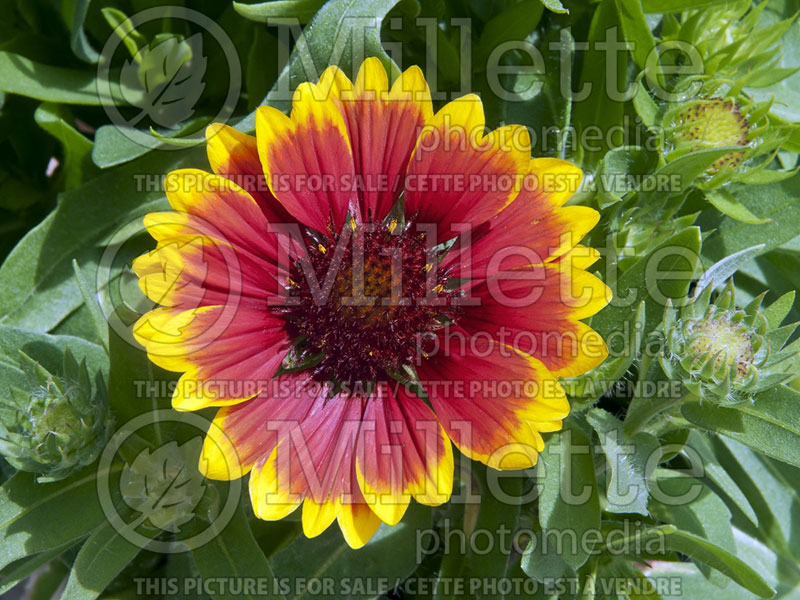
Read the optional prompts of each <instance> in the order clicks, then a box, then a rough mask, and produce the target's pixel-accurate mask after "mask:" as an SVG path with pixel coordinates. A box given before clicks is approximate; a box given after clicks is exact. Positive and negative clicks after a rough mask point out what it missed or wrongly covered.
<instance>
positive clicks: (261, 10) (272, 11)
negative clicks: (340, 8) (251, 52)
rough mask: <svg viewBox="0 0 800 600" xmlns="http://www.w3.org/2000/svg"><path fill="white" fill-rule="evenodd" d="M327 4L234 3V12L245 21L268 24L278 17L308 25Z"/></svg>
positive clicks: (321, 0) (312, 0) (297, 0)
mask: <svg viewBox="0 0 800 600" xmlns="http://www.w3.org/2000/svg"><path fill="white" fill-rule="evenodd" d="M323 4H325V0H271V1H270V2H260V3H258V4H245V3H244V2H234V3H233V8H234V10H235V11H236V12H237V13H239V14H240V15H242V16H243V17H244V18H245V19H250V20H251V21H256V22H258V23H266V22H267V20H268V19H274V18H276V17H290V18H295V19H298V20H299V21H300V23H308V22H309V21H310V20H311V18H312V17H313V16H314V15H315V14H316V13H317V11H318V10H319V9H320V8H321V7H322V5H323Z"/></svg>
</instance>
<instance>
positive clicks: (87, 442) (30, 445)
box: [0, 349, 111, 482]
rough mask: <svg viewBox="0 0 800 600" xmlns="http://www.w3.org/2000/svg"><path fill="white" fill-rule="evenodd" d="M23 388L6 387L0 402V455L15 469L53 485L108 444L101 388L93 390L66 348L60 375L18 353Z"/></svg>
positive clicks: (97, 385)
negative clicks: (24, 378) (3, 397)
mask: <svg viewBox="0 0 800 600" xmlns="http://www.w3.org/2000/svg"><path fill="white" fill-rule="evenodd" d="M19 363H20V367H21V369H22V370H23V372H24V373H25V376H26V378H27V383H28V385H27V386H26V388H27V389H24V390H23V389H20V388H17V387H11V388H10V390H9V392H10V394H9V396H10V397H9V398H8V399H5V400H0V453H2V454H3V456H4V457H5V458H6V460H7V461H8V462H9V463H10V464H11V465H12V466H13V467H15V468H16V469H18V470H20V471H30V472H33V473H38V474H39V475H40V476H39V477H38V481H39V482H48V481H58V480H59V479H63V478H65V477H67V476H68V475H70V474H72V473H74V472H75V471H77V470H78V469H80V468H81V467H84V466H86V465H88V464H91V463H92V462H94V460H95V459H96V458H97V456H98V455H99V454H100V451H101V449H102V448H103V445H104V444H105V443H106V441H107V439H108V435H109V433H110V430H111V415H110V413H109V410H108V400H107V398H106V389H105V384H104V383H103V380H102V376H101V375H100V374H99V373H98V374H97V376H96V378H95V382H94V385H93V384H92V381H91V379H90V376H89V372H88V369H87V367H86V361H85V360H84V361H82V362H81V363H80V364H78V362H77V361H76V360H75V357H74V356H73V355H72V353H71V352H70V351H69V349H67V351H66V353H65V355H64V366H63V371H62V373H60V374H53V373H50V372H49V371H47V369H45V368H44V367H43V366H42V365H40V364H39V363H38V362H36V361H35V360H33V359H32V358H30V357H29V356H28V355H27V354H25V353H24V352H22V351H20V360H19Z"/></svg>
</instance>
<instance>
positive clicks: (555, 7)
mask: <svg viewBox="0 0 800 600" xmlns="http://www.w3.org/2000/svg"><path fill="white" fill-rule="evenodd" d="M540 1H541V3H542V4H543V5H544V7H545V8H547V10H549V11H552V12H554V13H559V14H567V13H569V10H567V9H566V8H564V5H563V4H561V0H540Z"/></svg>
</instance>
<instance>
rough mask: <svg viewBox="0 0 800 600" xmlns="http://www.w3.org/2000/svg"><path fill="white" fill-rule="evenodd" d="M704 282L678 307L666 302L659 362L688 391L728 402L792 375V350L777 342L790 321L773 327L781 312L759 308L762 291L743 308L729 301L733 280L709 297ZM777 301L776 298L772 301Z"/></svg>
mask: <svg viewBox="0 0 800 600" xmlns="http://www.w3.org/2000/svg"><path fill="white" fill-rule="evenodd" d="M711 287H712V286H708V287H707V288H706V289H705V290H703V292H702V293H701V294H700V295H699V296H698V297H697V298H694V299H692V300H691V301H690V302H689V303H688V304H687V305H686V306H685V307H683V308H682V309H681V310H680V311H678V310H676V309H674V308H672V307H671V306H668V307H667V310H666V312H665V315H664V321H663V322H662V324H661V327H660V330H661V331H662V332H663V334H664V336H665V342H666V348H665V351H664V352H663V353H662V355H661V356H660V361H661V366H662V368H663V369H664V372H665V373H666V374H667V376H669V377H670V378H671V379H676V380H680V381H682V382H683V383H684V385H685V386H686V389H687V390H688V391H689V392H691V393H692V394H693V395H695V396H697V397H699V398H701V399H708V400H713V401H716V402H719V403H720V404H725V405H730V404H737V403H740V402H745V401H748V400H750V399H751V398H752V396H753V395H754V394H756V393H758V392H761V391H764V390H766V389H770V388H772V387H775V386H776V385H779V384H781V383H784V382H786V381H787V380H789V379H791V378H792V377H793V374H792V369H793V366H794V362H795V359H796V358H797V354H798V351H797V349H796V348H794V347H793V346H790V347H787V348H782V347H783V345H784V343H785V342H786V340H787V339H788V338H789V336H790V335H791V333H792V331H793V330H794V327H795V326H793V325H792V326H787V327H778V325H779V324H780V321H782V320H783V318H785V316H786V313H788V308H787V310H786V311H785V312H784V313H783V314H776V313H777V312H778V311H777V310H773V307H770V309H769V310H770V311H771V313H770V315H769V316H770V317H771V321H772V322H771V321H770V318H768V316H767V315H766V314H765V312H764V311H762V310H761V302H762V300H763V298H764V294H762V295H761V296H759V297H757V298H756V299H755V300H753V302H751V303H750V304H749V305H748V306H747V307H746V308H744V309H739V308H736V305H735V293H734V288H733V283H732V282H729V283H728V284H727V286H726V287H725V288H724V290H723V291H722V292H721V293H720V294H719V296H717V298H716V300H715V301H714V302H713V303H711V302H709V301H710V297H711ZM776 305H777V303H776Z"/></svg>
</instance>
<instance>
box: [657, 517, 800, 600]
mask: <svg viewBox="0 0 800 600" xmlns="http://www.w3.org/2000/svg"><path fill="white" fill-rule="evenodd" d="M733 536H734V540H735V542H736V555H737V556H738V557H739V558H740V559H742V560H743V561H744V562H745V563H746V564H747V565H748V566H750V567H751V568H752V569H753V570H755V571H756V572H757V573H758V574H759V575H761V576H762V577H763V579H764V580H765V581H766V582H767V583H768V584H769V585H770V586H771V587H774V588H776V589H777V590H778V598H786V599H787V600H788V599H789V598H794V596H792V595H791V594H790V593H789V594H786V595H784V594H785V592H788V591H789V590H788V589H785V588H786V587H787V586H786V584H784V586H781V585H779V577H781V578H785V577H786V571H785V570H784V567H785V566H786V565H783V564H781V562H780V561H779V560H778V557H776V555H775V553H774V552H772V551H771V550H770V549H769V548H767V547H766V546H764V545H763V544H761V543H760V542H758V540H755V539H754V538H752V537H750V536H748V535H747V534H745V533H743V532H742V531H741V530H739V529H736V528H734V529H733ZM644 573H645V575H646V576H647V577H649V578H650V579H651V580H655V581H659V580H664V581H666V580H669V581H677V582H678V583H680V595H679V596H669V597H670V598H718V597H720V594H724V598H725V599H726V600H752V599H753V597H754V596H753V593H752V592H750V591H748V590H746V589H745V588H743V587H741V586H740V585H738V584H736V583H732V584H731V585H728V586H726V587H725V590H724V592H723V591H721V590H720V586H719V585H718V584H715V583H712V582H711V581H709V580H708V579H707V578H706V577H705V576H704V575H703V574H702V573H701V572H700V571H699V570H698V569H697V568H696V567H695V566H694V565H692V564H690V563H685V562H667V561H651V562H650V566H649V567H647V568H645V569H644ZM789 581H791V580H789Z"/></svg>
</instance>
